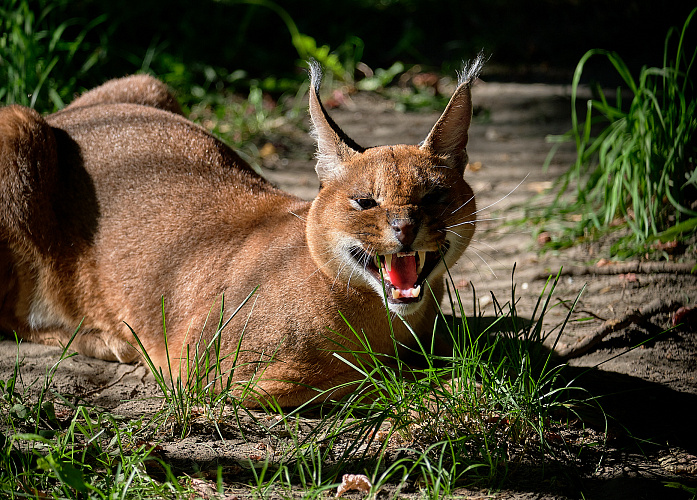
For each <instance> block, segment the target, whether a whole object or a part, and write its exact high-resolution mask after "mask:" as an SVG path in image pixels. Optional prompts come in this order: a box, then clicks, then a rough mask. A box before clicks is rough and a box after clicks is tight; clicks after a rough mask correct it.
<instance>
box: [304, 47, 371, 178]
mask: <svg viewBox="0 0 697 500" xmlns="http://www.w3.org/2000/svg"><path fill="white" fill-rule="evenodd" d="M309 65H310V118H311V120H312V135H313V137H314V138H315V141H317V154H316V157H317V166H316V167H315V170H316V171H317V176H318V177H319V180H320V183H323V182H324V181H326V180H330V179H332V178H335V177H337V176H338V175H340V174H341V172H342V171H343V162H345V161H347V160H348V159H349V158H351V157H352V156H353V155H355V154H357V153H362V152H363V151H365V149H364V148H362V147H361V146H359V145H358V144H356V143H355V142H354V141H353V140H352V139H351V138H349V137H348V136H347V135H346V134H345V133H344V131H343V130H341V129H340V128H339V126H338V125H337V124H336V123H334V120H332V119H331V117H330V116H329V114H327V110H326V109H324V106H323V105H322V101H321V100H320V98H319V88H320V84H321V82H322V68H321V66H320V65H319V63H318V62H317V61H315V60H314V59H313V60H311V61H310V63H309Z"/></svg>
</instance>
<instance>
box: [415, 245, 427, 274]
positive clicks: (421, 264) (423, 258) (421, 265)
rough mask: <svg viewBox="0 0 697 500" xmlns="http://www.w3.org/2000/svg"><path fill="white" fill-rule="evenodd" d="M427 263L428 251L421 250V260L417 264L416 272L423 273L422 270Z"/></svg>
mask: <svg viewBox="0 0 697 500" xmlns="http://www.w3.org/2000/svg"><path fill="white" fill-rule="evenodd" d="M425 263H426V252H424V251H422V250H419V262H418V263H417V264H416V274H421V270H422V269H423V268H424V264H425Z"/></svg>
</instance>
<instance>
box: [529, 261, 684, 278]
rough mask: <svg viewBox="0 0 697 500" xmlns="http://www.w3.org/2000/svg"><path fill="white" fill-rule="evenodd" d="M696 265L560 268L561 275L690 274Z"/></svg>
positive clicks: (646, 263) (635, 263)
mask: <svg viewBox="0 0 697 500" xmlns="http://www.w3.org/2000/svg"><path fill="white" fill-rule="evenodd" d="M695 266H697V263H695V262H679V263H678V262H640V261H635V262H622V263H618V264H608V265H605V266H600V267H598V266H568V267H564V268H563V269H562V270H561V276H584V275H587V274H596V275H600V274H602V275H612V274H627V273H635V274H636V273H642V274H651V273H671V274H690V273H691V272H692V269H694V268H695ZM551 274H553V273H550V272H540V273H538V274H536V275H535V276H534V277H533V278H532V279H535V280H546V279H548V278H549V276H550V275H551Z"/></svg>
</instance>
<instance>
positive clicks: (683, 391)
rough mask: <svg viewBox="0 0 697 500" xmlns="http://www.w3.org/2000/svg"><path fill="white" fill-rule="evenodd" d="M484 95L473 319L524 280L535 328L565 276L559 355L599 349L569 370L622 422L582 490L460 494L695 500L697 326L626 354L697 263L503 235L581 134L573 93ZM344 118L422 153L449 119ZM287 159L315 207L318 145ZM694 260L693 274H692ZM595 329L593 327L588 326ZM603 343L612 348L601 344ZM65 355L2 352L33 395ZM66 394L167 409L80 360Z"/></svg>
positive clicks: (177, 460) (184, 450)
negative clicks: (548, 245) (566, 143)
mask: <svg viewBox="0 0 697 500" xmlns="http://www.w3.org/2000/svg"><path fill="white" fill-rule="evenodd" d="M473 95H474V101H475V105H476V107H477V110H478V113H477V118H476V120H475V122H474V124H473V126H472V129H471V132H470V143H469V148H468V150H469V155H470V163H471V164H472V165H473V166H474V168H473V169H471V170H469V171H468V172H467V173H466V178H467V180H468V181H469V182H470V184H471V185H472V187H473V188H474V191H475V193H476V196H477V203H478V206H479V207H481V208H483V209H484V210H482V212H481V213H480V214H479V217H480V219H482V222H480V223H479V225H478V235H477V236H476V240H477V241H476V243H474V244H473V245H472V247H471V248H470V249H469V250H468V251H467V252H466V255H465V257H463V258H462V259H461V262H460V263H459V264H458V266H457V268H456V269H455V270H454V271H455V281H456V284H457V286H458V288H459V289H460V291H461V293H462V294H463V296H464V297H465V302H466V303H465V305H466V306H467V307H469V308H470V309H469V310H467V311H466V312H467V313H468V314H471V313H472V312H473V306H472V305H471V304H472V300H471V298H472V288H474V290H476V295H477V297H478V308H480V309H481V311H482V312H483V314H484V315H485V316H487V315H490V316H494V309H493V307H494V305H493V303H492V300H491V298H490V297H491V296H490V294H489V292H490V291H491V292H493V293H494V295H495V296H496V297H497V298H498V299H499V301H501V302H505V301H507V300H509V298H510V294H511V282H512V279H513V281H514V282H515V284H516V297H517V298H518V300H519V302H518V304H517V308H518V311H519V314H520V315H522V316H529V315H530V314H531V313H532V308H533V306H534V304H535V302H536V301H537V299H538V297H539V296H540V293H541V291H542V289H543V287H544V285H545V283H546V280H547V277H548V276H549V274H556V273H557V272H558V271H559V269H560V268H561V267H562V266H563V269H564V271H563V275H562V277H561V280H560V282H559V284H558V286H557V288H556V290H555V293H554V299H553V303H557V302H560V301H571V302H573V300H574V299H576V297H577V296H578V294H579V293H580V292H581V291H582V294H581V296H580V298H579V300H578V304H577V306H576V308H575V311H574V312H573V313H572V315H571V321H570V322H569V323H568V324H567V325H566V327H565V329H564V331H563V334H562V336H561V338H560V339H559V343H558V345H557V349H558V350H563V349H567V352H568V349H574V348H575V349H579V347H580V346H585V348H584V349H581V350H584V352H582V353H581V352H579V355H578V356H575V357H574V358H573V359H571V360H570V361H569V368H568V370H569V372H570V373H572V374H578V375H580V374H583V375H582V376H581V378H580V379H579V380H580V383H581V385H583V387H585V388H586V389H588V391H589V392H590V393H591V394H593V395H595V396H598V397H599V398H600V403H601V404H602V406H603V408H604V409H605V411H606V412H607V414H608V415H610V417H611V419H610V420H609V432H608V435H609V436H610V437H609V440H608V444H607V448H606V449H605V450H603V452H602V453H599V455H598V457H599V458H598V461H597V462H596V463H594V464H590V465H589V467H588V468H587V470H586V471H585V472H584V473H583V474H581V476H580V478H579V482H578V483H572V484H569V483H566V484H561V483H560V482H555V481H550V480H545V481H537V482H531V481H529V480H526V478H525V477H524V474H519V475H518V476H516V474H515V473H513V474H512V476H511V478H510V481H509V482H508V483H507V484H506V485H505V486H504V489H503V490H501V491H498V492H495V493H486V492H481V491H469V490H462V491H460V492H459V494H460V495H462V497H465V498H506V499H508V498H511V499H532V498H536V499H553V498H554V499H562V498H580V494H581V492H582V493H583V495H584V498H587V499H592V498H599V499H610V498H613V499H617V498H627V499H629V498H632V499H634V498H647V499H649V498H652V499H653V498H691V495H690V494H689V493H687V492H685V491H681V490H678V489H672V488H667V487H666V486H665V485H664V483H665V482H668V481H677V482H679V483H681V484H683V485H686V486H689V487H692V488H694V487H697V430H696V427H697V418H696V415H697V333H696V332H695V330H697V321H696V320H695V319H694V317H693V319H691V320H690V319H689V317H688V321H689V322H690V325H688V326H683V327H680V328H678V329H675V330H673V331H671V332H668V333H665V334H663V335H659V336H658V337H657V338H655V339H652V340H650V341H648V342H646V343H644V344H643V345H641V347H638V348H636V349H633V350H631V351H629V352H626V353H625V351H627V350H628V349H629V348H630V347H633V346H636V345H638V344H640V343H641V342H643V341H646V340H647V339H651V338H652V337H653V336H654V335H656V334H658V333H660V332H662V331H663V330H664V329H666V328H668V327H670V325H671V319H672V317H673V315H674V313H675V311H676V310H677V309H678V307H680V306H693V305H694V304H695V302H697V276H695V275H692V274H690V272H689V270H690V269H691V267H692V266H693V265H694V264H695V263H694V260H695V255H694V254H690V253H688V254H683V255H682V256H681V257H680V258H678V259H675V260H674V261H672V262H670V263H667V264H645V263H644V264H640V263H639V262H632V263H621V264H618V263H609V264H607V265H604V266H597V265H596V262H597V261H598V259H600V258H602V257H607V255H606V254H605V253H604V252H606V247H603V245H602V244H593V245H590V244H588V245H583V246H578V247H575V248H571V249H568V250H564V251H558V252H547V253H544V254H542V253H541V252H540V249H539V245H538V243H537V242H536V240H535V239H534V238H533V237H532V229H531V228H529V227H527V226H515V227H514V228H512V229H504V228H502V225H503V222H504V221H505V220H510V219H512V218H515V217H517V216H518V215H520V213H521V212H520V209H519V208H516V206H517V205H519V204H521V203H523V202H525V201H527V200H529V199H530V198H531V197H533V196H535V195H537V194H538V193H539V192H540V191H541V190H542V189H544V188H545V187H548V186H549V185H550V182H551V181H552V180H553V179H554V178H556V177H557V176H558V175H559V174H560V173H561V172H562V171H563V170H564V169H565V166H566V165H568V164H569V163H570V161H571V159H572V157H573V150H572V149H565V150H561V151H560V153H559V154H558V155H557V157H556V159H555V161H554V162H553V164H552V165H551V167H550V169H549V170H548V171H546V172H545V171H543V170H542V164H543V162H544V159H545V157H546V155H547V153H548V151H549V144H548V143H546V142H545V137H546V136H547V135H548V134H559V133H562V132H565V131H566V130H568V129H569V128H570V120H569V111H570V104H569V96H570V88H569V87H567V86H551V85H519V84H499V83H481V84H478V85H477V86H475V88H474V91H473ZM331 113H332V116H333V117H334V119H335V120H336V121H337V123H338V124H339V125H340V126H341V127H342V128H344V130H345V131H346V132H347V133H348V134H349V135H350V136H351V137H352V138H354V139H355V140H356V141H357V142H358V143H359V144H361V145H363V146H371V145H379V144H388V143H418V142H419V141H421V140H422V139H423V138H424V137H425V136H426V133H427V132H428V131H429V130H430V127H431V126H432V125H433V123H435V121H436V119H437V117H438V113H435V112H426V113H410V114H403V113H399V112H396V111H395V109H394V104H393V103H391V102H389V101H387V100H385V99H382V98H380V97H377V96H375V95H368V94H357V95H353V96H351V97H350V98H348V99H347V100H346V101H345V102H344V103H343V104H342V105H341V106H340V107H338V108H336V109H334V110H332V111H331ZM275 146H276V151H277V153H278V156H275V155H271V156H270V157H268V158H266V159H265V161H264V166H265V167H266V168H265V174H266V175H267V177H268V178H269V179H270V180H272V181H273V182H275V183H277V184H278V185H280V186H281V187H283V188H285V189H287V190H289V191H292V192H294V193H296V194H298V195H300V196H302V197H305V198H308V199H310V198H312V197H313V196H314V193H315V192H316V190H317V180H316V178H315V176H314V171H313V162H312V160H311V157H312V152H313V145H312V141H311V139H309V137H307V136H306V135H305V134H302V133H300V132H298V131H294V132H292V133H289V134H288V138H286V139H285V140H283V141H279V143H278V144H276V145H275ZM542 202H544V200H543V201H542ZM485 207H486V208H485ZM681 260H684V261H686V263H685V264H680V261H681ZM514 264H515V265H516V269H515V274H514V276H513V278H512V270H513V265H514ZM567 312H568V311H567V309H566V308H565V307H564V306H563V305H561V304H560V305H558V306H557V307H554V308H553V309H552V310H551V311H550V313H549V314H548V316H547V319H546V323H545V324H546V325H547V326H548V328H549V329H552V328H554V327H555V326H557V325H559V324H561V323H562V322H563V320H564V318H565V317H566V315H567ZM581 319H585V321H576V320H581ZM591 338H595V339H596V340H598V341H597V342H596V343H593V342H588V340H589V339H591ZM59 353H60V350H59V349H56V348H52V347H44V346H39V345H32V344H22V345H21V346H20V347H19V353H18V351H17V346H16V344H15V342H13V341H10V340H4V341H0V379H2V380H5V379H6V378H7V377H8V376H9V375H10V374H11V370H12V368H13V367H14V362H15V359H16V356H19V359H20V360H21V373H22V377H23V382H24V383H25V384H31V383H32V381H34V380H35V379H37V378H43V376H44V374H45V372H46V370H47V367H48V366H50V364H51V362H52V360H55V359H57V357H58V355H59ZM622 353H624V354H622ZM620 354H621V355H620ZM54 387H55V389H56V390H57V391H59V392H61V393H63V394H75V395H80V396H82V399H83V400H86V401H88V402H90V403H92V404H95V405H99V406H103V407H105V408H108V409H110V410H111V411H113V412H115V413H122V414H124V415H126V416H131V415H139V414H142V413H143V412H148V411H153V409H154V408H155V407H156V406H157V403H156V402H153V401H152V400H146V401H145V402H143V401H142V398H145V397H147V396H151V395H154V394H157V388H156V387H155V384H154V382H153V379H152V377H151V376H150V375H149V373H148V371H147V368H145V367H143V366H130V365H119V364H116V363H109V362H103V361H99V360H95V359H90V358H85V357H81V356H76V357H73V358H70V359H68V360H66V361H64V362H63V363H62V364H61V365H60V367H59V368H58V370H57V372H56V374H55V378H54ZM598 425H599V426H600V427H602V425H601V424H600V423H598ZM600 430H602V429H600ZM159 453H160V454H161V457H162V458H164V459H166V460H167V461H169V462H170V463H173V464H175V465H176V464H179V465H181V467H182V468H186V467H187V466H188V467H190V466H191V462H192V461H193V462H196V463H197V464H198V466H200V467H201V468H205V464H210V463H215V462H216V461H222V462H225V461H228V462H225V463H229V462H230V461H231V462H234V461H235V460H236V459H237V458H239V457H248V456H249V454H250V453H255V452H254V442H253V440H252V442H250V441H249V440H247V441H245V440H242V439H239V438H235V437H234V433H233V432H230V435H229V439H225V440H220V439H219V438H216V437H215V436H214V434H212V433H211V432H210V430H208V431H207V430H206V429H205V426H203V427H201V428H200V429H199V431H195V432H193V433H192V435H190V436H189V437H187V438H186V439H185V440H183V441H171V442H164V443H162V446H161V450H160V451H159ZM192 457H193V458H192ZM187 464H188V465H187ZM240 495H241V494H240Z"/></svg>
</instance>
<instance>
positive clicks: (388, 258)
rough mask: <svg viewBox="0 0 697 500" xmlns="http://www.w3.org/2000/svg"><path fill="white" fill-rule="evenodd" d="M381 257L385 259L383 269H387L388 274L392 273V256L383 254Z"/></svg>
mask: <svg viewBox="0 0 697 500" xmlns="http://www.w3.org/2000/svg"><path fill="white" fill-rule="evenodd" d="M383 257H384V258H385V269H387V272H388V273H389V272H390V271H392V254H391V253H388V254H385V255H384V256H383Z"/></svg>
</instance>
